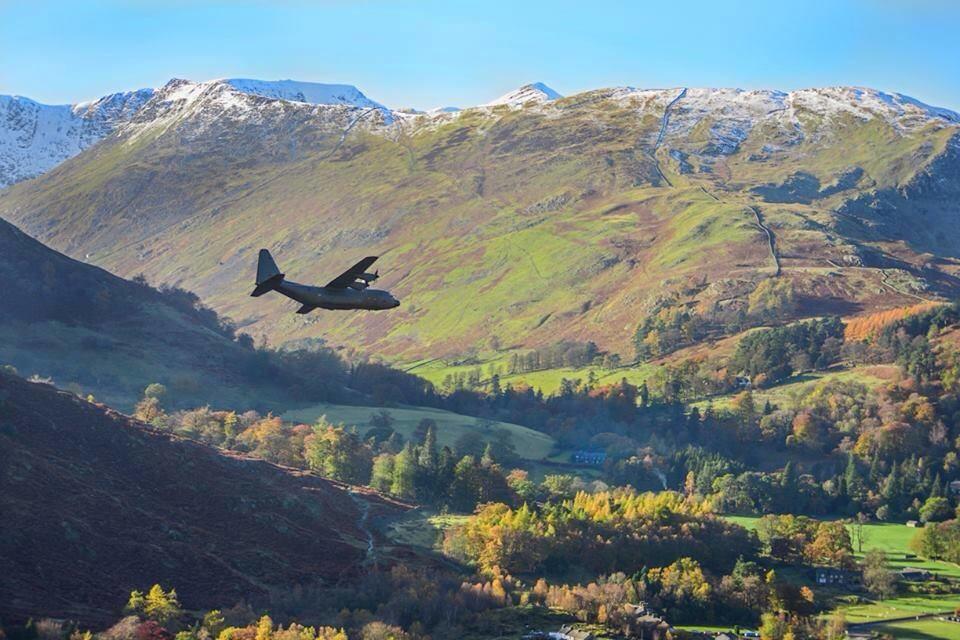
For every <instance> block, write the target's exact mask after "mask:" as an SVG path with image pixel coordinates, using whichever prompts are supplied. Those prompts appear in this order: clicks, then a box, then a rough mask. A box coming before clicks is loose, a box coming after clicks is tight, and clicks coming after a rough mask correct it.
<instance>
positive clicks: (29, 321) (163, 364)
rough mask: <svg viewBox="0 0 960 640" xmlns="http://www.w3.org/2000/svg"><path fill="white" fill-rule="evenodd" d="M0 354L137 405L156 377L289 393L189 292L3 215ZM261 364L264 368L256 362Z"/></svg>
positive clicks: (241, 395) (220, 396) (226, 394)
mask: <svg viewBox="0 0 960 640" xmlns="http://www.w3.org/2000/svg"><path fill="white" fill-rule="evenodd" d="M0 279H2V281H3V282H4V289H3V301H2V305H0V363H3V364H11V365H14V366H15V367H16V368H17V369H18V370H19V371H20V372H21V373H22V374H23V375H25V376H29V375H34V374H36V375H39V376H41V377H52V378H53V379H54V381H55V382H57V383H59V384H62V385H65V386H67V387H69V388H70V389H71V390H73V391H75V392H78V393H81V394H84V395H86V394H87V393H93V394H95V395H96V396H97V397H98V398H100V399H102V400H106V401H108V402H110V403H111V404H113V405H114V406H117V407H120V408H125V409H129V408H131V407H132V406H133V403H134V402H135V401H136V399H137V398H138V397H139V395H140V394H141V393H142V391H143V389H144V387H145V386H146V385H148V384H150V383H151V382H161V383H163V384H165V385H167V386H168V388H169V389H170V392H171V393H170V399H171V401H172V402H174V403H176V404H178V405H181V406H183V405H186V406H189V405H191V404H193V405H195V404H199V403H204V402H217V403H223V404H226V405H228V406H238V407H249V406H256V405H258V404H260V403H264V404H265V405H266V406H271V405H273V404H275V403H277V402H280V401H285V400H286V399H287V397H288V393H287V391H286V390H285V389H283V388H282V387H280V386H278V385H277V384H275V383H274V382H273V381H271V380H269V379H268V378H266V377H263V376H262V374H263V373H264V372H265V371H266V370H267V369H263V368H262V367H263V366H264V365H265V363H264V361H263V359H262V358H261V357H260V356H259V355H258V354H257V353H256V352H255V351H254V349H253V347H252V345H251V344H248V343H243V342H238V341H237V340H235V339H234V336H233V333H232V330H231V329H230V328H228V327H226V326H224V325H223V324H222V323H221V321H220V319H219V318H217V316H216V314H214V313H213V312H211V311H209V310H205V309H203V308H201V307H199V306H198V305H197V301H196V299H195V298H193V297H191V296H190V294H188V293H186V292H182V291H179V292H178V291H171V292H165V293H164V292H160V291H157V290H156V289H153V288H151V287H148V286H145V285H144V284H142V283H137V282H130V281H127V280H123V279H121V278H118V277H116V276H114V275H112V274H110V273H107V272H106V271H103V270H102V269H99V268H97V267H93V266H91V265H88V264H83V263H81V262H78V261H76V260H72V259H70V258H68V257H66V256H64V255H62V254H59V253H57V252H55V251H52V250H50V249H48V248H47V247H45V246H43V245H42V244H40V243H39V242H37V241H35V240H33V239H32V238H30V237H28V236H27V235H26V234H24V233H22V232H21V231H19V230H18V229H17V228H16V227H14V226H12V225H10V224H8V223H6V222H3V221H0ZM258 370H259V371H258Z"/></svg>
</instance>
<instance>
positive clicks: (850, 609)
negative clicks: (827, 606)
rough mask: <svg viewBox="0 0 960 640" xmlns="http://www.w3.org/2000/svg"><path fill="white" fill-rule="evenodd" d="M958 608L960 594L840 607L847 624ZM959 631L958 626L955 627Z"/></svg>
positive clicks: (915, 596)
mask: <svg viewBox="0 0 960 640" xmlns="http://www.w3.org/2000/svg"><path fill="white" fill-rule="evenodd" d="M958 606H960V594H955V593H954V594H947V595H907V596H903V597H899V598H891V599H889V600H884V601H883V602H871V603H868V604H856V605H849V606H846V605H845V606H842V607H840V608H841V609H842V610H843V615H844V616H845V617H846V620H847V624H858V623H863V622H875V621H878V620H895V619H897V618H907V617H910V616H917V615H924V614H928V613H940V612H946V611H953V610H954V609H956V608H957V607H958ZM957 628H958V629H960V626H958V627H957Z"/></svg>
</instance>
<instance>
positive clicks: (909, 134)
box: [0, 90, 960, 384]
mask: <svg viewBox="0 0 960 640" xmlns="http://www.w3.org/2000/svg"><path fill="white" fill-rule="evenodd" d="M678 94H679V91H678V90H667V91H650V92H642V91H640V92H637V91H634V92H629V91H619V90H604V91H595V92H588V93H585V94H581V95H578V96H572V97H569V98H565V99H563V100H559V101H556V102H553V103H549V104H547V105H542V106H537V107H529V108H524V109H510V108H506V107H502V108H497V109H473V110H467V111H465V112H462V113H460V114H457V115H445V116H439V117H436V118H428V117H425V116H424V117H421V118H419V119H413V120H410V119H403V120H402V121H400V122H398V123H397V124H394V125H391V126H389V127H388V126H383V125H382V124H377V123H372V122H371V123H363V124H362V125H360V126H353V127H350V124H349V123H350V117H349V114H346V113H343V112H342V111H335V112H334V111H331V112H329V113H327V112H323V111H322V110H318V109H313V108H301V107H298V106H297V105H296V104H294V103H289V104H288V105H285V106H284V108H283V109H275V112H270V113H269V114H266V115H265V114H260V115H259V116H258V117H259V118H261V120H260V121H259V122H254V121H252V120H251V119H250V118H246V119H242V118H240V117H239V116H234V115H231V114H230V113H224V114H220V115H219V116H218V117H216V118H214V117H212V114H213V113H214V112H213V111H210V110H209V109H211V108H212V107H210V108H208V107H204V105H203V104H200V105H199V106H196V108H195V109H194V110H193V111H189V112H185V113H182V114H177V115H176V117H175V118H174V117H173V116H170V117H167V116H163V117H160V116H157V118H158V119H157V121H156V122H153V121H149V120H144V121H142V122H137V123H135V124H134V125H133V126H132V127H130V128H129V129H128V130H126V131H125V132H124V133H122V134H120V135H118V136H115V137H114V138H112V139H110V140H108V141H105V142H103V143H101V144H100V145H98V146H97V147H95V148H93V149H91V150H88V151H87V152H85V153H84V154H81V155H80V156H78V157H76V158H74V159H73V160H71V161H69V162H67V163H66V164H64V165H62V166H61V167H59V168H58V169H56V170H55V171H53V172H51V173H49V174H47V175H45V176H43V177H41V178H39V179H37V180H34V181H31V182H28V183H23V184H20V185H16V186H14V187H13V188H11V189H8V190H5V191H3V192H0V216H3V217H6V218H9V219H11V220H14V221H17V222H19V223H21V224H24V225H25V226H26V227H27V228H28V230H29V231H30V232H31V233H34V234H37V235H38V236H39V237H40V238H42V239H44V240H45V241H48V242H50V243H51V244H52V245H53V246H54V247H56V248H60V249H63V250H66V251H68V252H70V253H71V254H72V255H89V257H90V260H92V261H94V262H95V263H97V264H100V265H104V266H107V267H108V268H110V269H112V270H115V271H116V272H118V273H120V274H122V275H127V276H129V275H133V274H136V273H140V272H143V273H145V274H146V275H147V277H148V279H149V280H150V281H151V282H158V283H159V282H162V283H175V284H178V285H183V286H185V287H186V288H188V289H190V290H194V291H197V292H198V293H199V294H200V295H201V297H202V298H203V299H204V300H205V301H207V302H209V303H210V304H212V305H213V306H214V308H216V309H217V310H218V311H220V312H223V313H226V314H227V315H228V316H229V317H231V318H232V319H233V320H235V321H236V322H237V323H238V324H239V325H240V326H241V327H243V328H244V329H245V330H248V331H250V332H251V333H252V334H253V335H255V336H259V335H261V334H262V335H265V336H267V337H268V338H269V339H270V340H271V341H272V342H273V343H282V342H284V341H289V340H298V339H303V338H312V339H322V340H325V341H327V342H329V343H332V344H336V345H345V346H347V347H350V348H356V349H360V350H362V351H365V352H368V353H377V354H379V355H382V356H384V357H386V358H387V359H389V360H391V361H394V362H405V363H413V362H417V361H418V360H420V359H422V358H427V357H429V358H434V357H438V356H442V357H446V358H455V357H464V356H470V355H473V354H475V353H476V352H479V351H484V350H491V351H493V352H495V353H496V354H499V355H498V356H497V357H503V355H504V354H507V353H509V352H510V351H511V350H517V349H520V350H523V349H528V348H531V347H536V346H543V345H549V344H551V343H554V342H556V341H558V340H562V339H567V340H581V341H585V340H593V341H595V342H596V343H597V344H598V345H599V346H600V347H601V349H603V350H607V351H610V352H615V353H617V354H619V355H620V356H621V359H622V361H624V362H628V361H630V360H631V359H632V357H633V346H632V338H633V334H634V330H635V328H636V325H637V323H638V321H639V320H640V319H641V318H642V317H644V315H646V314H648V313H649V312H650V311H651V310H652V309H653V308H654V307H655V306H656V305H657V304H658V302H659V301H661V300H663V299H665V298H668V297H671V296H678V297H679V298H681V299H682V300H683V301H684V304H689V305H691V307H692V308H696V309H699V310H702V311H708V310H715V309H732V310H736V309H737V308H742V307H744V306H745V304H746V297H747V296H748V295H749V294H750V292H751V291H753V290H754V289H755V288H756V287H757V285H758V284H759V283H760V282H762V281H763V280H766V279H768V278H770V277H772V276H774V275H775V274H776V273H777V267H778V265H779V267H780V268H781V274H782V275H780V277H781V278H782V279H784V280H787V281H789V282H791V283H792V284H793V286H794V288H795V290H796V293H797V296H798V299H799V300H800V306H799V309H798V311H797V314H798V315H801V316H802V315H821V314H823V313H842V314H851V313H863V312H867V311H870V310H874V309H883V308H888V307H892V306H904V305H907V304H913V303H916V302H917V298H936V297H937V296H938V295H941V294H949V293H950V292H952V291H954V290H955V289H956V286H955V285H956V281H955V280H954V278H953V273H954V272H955V271H956V270H957V268H958V263H957V259H958V258H960V236H958V235H957V233H956V230H955V227H953V226H951V225H952V223H950V215H952V214H951V213H950V212H952V211H954V210H955V206H956V205H955V202H956V199H955V198H954V196H956V193H955V189H954V187H955V184H954V182H952V181H951V180H944V179H942V178H943V177H946V176H952V175H954V173H956V171H957V167H958V166H960V163H958V162H957V158H956V157H955V156H956V152H955V150H954V146H955V144H954V143H951V139H953V138H954V137H955V136H956V135H957V131H958V129H957V127H956V126H955V125H952V124H948V123H947V122H945V121H942V120H936V119H924V117H920V116H916V115H915V114H907V115H904V116H902V118H901V120H889V119H887V118H885V117H872V118H870V117H859V116H853V115H849V114H846V115H844V113H846V112H844V111H843V110H838V111H837V112H836V113H834V112H823V111H822V110H819V107H817V106H816V103H809V104H807V103H804V104H800V103H797V104H795V105H794V106H792V107H790V109H789V110H788V111H789V113H787V114H784V113H783V110H780V112H777V113H774V110H769V109H768V110H769V111H770V112H769V113H767V112H766V111H764V110H763V109H760V110H754V107H752V106H750V105H751V103H749V101H745V99H744V98H742V97H738V95H737V94H731V93H729V92H727V93H723V92H715V93H711V92H705V91H701V90H692V91H690V92H688V93H687V94H685V96H684V97H683V98H682V99H680V100H678V101H677V102H675V103H674V104H673V106H672V107H670V110H669V111H667V105H668V104H670V103H671V102H672V101H673V99H674V98H676V97H677V95H678ZM248 98H249V97H243V96H240V97H238V98H237V100H239V101H240V102H241V103H242V102H243V101H244V100H247V99H248ZM158 99H159V98H158ZM842 99H844V100H855V99H856V98H855V97H853V96H852V94H851V96H848V97H843V98H842ZM741 102H743V104H741ZM257 104H260V103H257ZM811 105H812V106H811ZM761 106H762V105H761ZM161 107H162V104H161V103H159V102H158V103H157V104H156V108H154V109H153V110H152V111H151V110H149V109H148V110H147V112H146V113H151V114H156V113H161V112H162V109H161ZM191 108H192V107H191ZM764 108H766V107H764ZM205 109H206V110H205ZM741 111H742V113H741ZM778 113H779V115H778ZM161 115H162V113H161ZM144 117H146V116H144ZM348 128H349V132H348V133H346V132H347V130H348ZM188 149H189V153H187V150H188ZM797 185H804V186H803V187H802V188H801V187H800V186H797ZM810 185H815V187H812V186H810ZM904 193H906V194H909V195H908V197H901V196H900V195H898V194H904ZM898 198H899V199H898ZM890 207H893V211H895V215H894V214H893V213H891V212H890V211H888V209H889V208H890ZM921 221H922V224H920V222H921ZM768 232H769V233H768ZM770 234H772V238H773V248H772V250H771V235H770ZM261 246H266V247H269V248H270V249H272V250H273V251H274V253H275V255H276V257H277V259H278V262H279V263H280V265H281V267H282V268H283V269H284V271H285V272H286V273H287V274H288V275H289V276H290V277H291V278H293V279H295V280H298V281H304V282H325V281H327V280H329V279H330V277H331V276H332V275H333V274H336V273H339V272H340V271H341V270H342V269H343V267H344V266H345V265H346V264H349V263H350V262H351V261H352V260H354V259H355V258H357V257H359V256H362V255H367V254H380V255H382V256H383V258H382V263H381V266H382V273H383V278H382V280H381V281H380V283H379V284H382V285H383V286H384V287H387V288H390V289H391V290H393V291H394V292H395V293H396V294H397V295H398V296H399V297H400V298H401V300H402V301H403V304H402V306H401V307H400V308H399V309H396V310H393V311H390V312H386V313H328V312H323V313H321V312H317V313H315V314H312V315H310V316H307V317H303V316H297V315H294V314H293V313H292V311H293V310H294V308H295V305H294V303H292V302H290V301H287V300H284V299H281V298H279V297H278V296H267V297H264V298H258V299H251V298H249V297H248V295H247V294H248V293H249V291H248V289H249V287H250V281H251V280H252V277H253V272H254V262H255V256H256V251H257V249H258V248H259V247H261ZM931 256H933V257H932V258H931ZM425 371H429V370H425ZM545 384H546V383H545Z"/></svg>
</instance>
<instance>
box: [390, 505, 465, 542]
mask: <svg viewBox="0 0 960 640" xmlns="http://www.w3.org/2000/svg"><path fill="white" fill-rule="evenodd" d="M469 517H470V516H467V515H452V514H444V515H439V514H436V513H434V512H432V511H429V510H424V509H413V510H411V511H408V512H407V513H405V514H403V516H401V517H399V518H396V519H394V520H392V521H391V522H390V524H389V525H388V526H387V531H386V533H387V536H389V537H390V539H391V540H393V541H394V542H397V543H399V544H406V545H410V546H413V547H421V548H423V549H431V550H434V551H439V550H440V545H441V543H442V542H443V532H444V531H446V530H447V529H449V528H450V527H453V526H456V525H459V524H463V523H464V522H465V521H466V520H467V518H469Z"/></svg>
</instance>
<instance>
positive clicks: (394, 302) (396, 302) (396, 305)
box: [390, 298, 400, 309]
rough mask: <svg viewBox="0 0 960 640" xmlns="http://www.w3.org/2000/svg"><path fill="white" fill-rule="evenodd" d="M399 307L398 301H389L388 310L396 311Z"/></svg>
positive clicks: (394, 299)
mask: <svg viewBox="0 0 960 640" xmlns="http://www.w3.org/2000/svg"><path fill="white" fill-rule="evenodd" d="M399 306H400V301H399V300H397V299H396V298H391V299H390V308H391V309H396V308H397V307H399Z"/></svg>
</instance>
